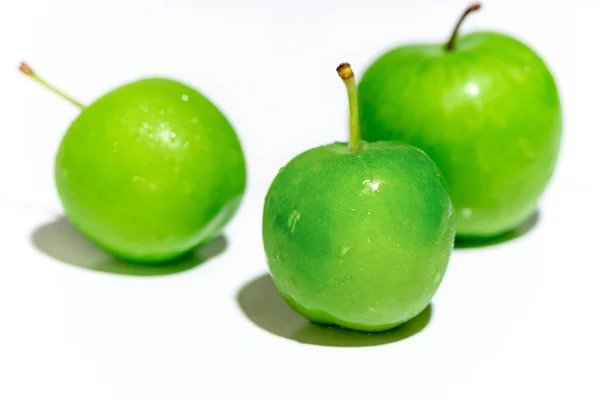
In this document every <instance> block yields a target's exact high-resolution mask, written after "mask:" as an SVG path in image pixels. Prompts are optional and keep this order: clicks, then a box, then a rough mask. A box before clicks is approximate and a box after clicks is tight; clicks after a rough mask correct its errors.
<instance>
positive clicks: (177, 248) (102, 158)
mask: <svg viewBox="0 0 600 400" xmlns="http://www.w3.org/2000/svg"><path fill="white" fill-rule="evenodd" d="M31 72H32V71H31ZM32 73H33V72H32ZM34 77H35V78H36V79H38V80H39V78H37V76H34ZM42 82H43V81H42ZM55 179H56V186H57V189H58V193H59V196H60V199H61V201H62V203H63V205H64V208H65V212H66V215H67V217H68V218H69V220H70V221H71V222H72V223H73V225H74V226H75V227H76V228H77V229H78V230H80V231H81V232H82V233H83V234H84V235H85V236H86V237H88V238H89V239H90V240H92V241H93V242H95V243H96V244H97V245H99V246H100V247H102V248H104V249H105V250H107V251H108V252H110V253H112V254H114V255H116V256H118V257H121V258H125V259H129V260H132V261H136V262H145V263H155V262H164V261H168V260H171V259H174V258H176V257H179V256H181V255H184V254H186V253H188V252H190V251H191V250H193V249H194V248H196V247H197V246H199V245H201V244H203V243H205V242H207V241H210V240H211V239H214V238H215V237H217V236H218V235H219V234H220V232H221V230H222V229H223V227H224V226H225V225H226V224H227V222H228V221H229V220H230V219H231V218H232V216H233V215H234V213H235V212H236V210H237V208H238V206H239V205H240V202H241V199H242V196H243V192H244V189H245V181H246V172H245V163H244V156H243V153H242V148H241V146H240V142H239V141H238V138H237V136H236V134H235V132H234V130H233V128H232V127H231V125H230V124H229V122H228V121H227V119H226V118H225V116H223V114H222V113H221V112H220V111H219V110H218V109H217V108H216V107H215V106H214V105H213V104H212V103H211V102H210V101H209V100H208V99H207V98H206V97H204V96H203V95H202V94H200V93H199V92H197V91H196V90H194V89H192V88H190V87H189V86H186V85H184V84H181V83H178V82H175V81H173V80H169V79H160V78H154V79H143V80H139V81H136V82H133V83H129V84H126V85H124V86H122V87H119V88H117V89H115V90H113V91H111V92H109V93H108V94H106V95H104V96H102V97H100V98H99V99H98V100H96V101H95V102H93V103H92V104H91V105H89V106H88V107H84V108H83V110H82V112H81V114H80V115H79V116H78V117H77V119H76V120H75V121H74V122H73V123H72V125H71V127H70V128H69V130H68V131H67V133H66V135H65V136H64V138H63V140H62V143H61V145H60V148H59V150H58V154H57V157H56V166H55Z"/></svg>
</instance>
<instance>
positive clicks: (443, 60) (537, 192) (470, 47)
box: [359, 5, 562, 237]
mask: <svg viewBox="0 0 600 400" xmlns="http://www.w3.org/2000/svg"><path fill="white" fill-rule="evenodd" d="M478 8H479V7H478V5H475V6H472V7H471V8H470V9H469V10H468V11H467V13H468V12H469V11H473V10H475V9H478ZM467 13H465V15H463V18H462V19H461V20H460V21H459V24H458V25H457V27H456V29H455V31H454V34H453V36H452V38H451V39H450V41H449V42H448V43H447V44H446V46H445V47H444V46H443V45H441V44H424V45H406V46H402V47H398V48H396V49H393V50H391V51H389V52H388V53H386V54H384V55H383V56H382V57H381V58H379V59H378V60H376V61H375V62H374V63H373V64H372V65H371V66H370V67H369V68H368V70H367V72H366V73H365V75H364V77H363V79H362V81H361V82H360V85H359V93H360V106H359V110H360V113H361V130H362V133H363V137H364V139H365V140H367V141H378V140H394V139H395V140H403V141H406V142H407V143H410V144H412V145H414V146H417V147H419V148H421V149H423V150H424V151H425V152H426V153H427V154H428V155H429V156H430V157H431V158H432V159H433V160H434V161H435V162H436V164H437V165H438V167H439V168H440V169H441V170H442V173H443V174H444V175H445V177H446V178H447V181H448V185H449V190H450V194H451V197H452V202H453V204H454V206H455V208H456V212H457V225H456V229H457V236H462V237H492V236H495V235H499V234H502V233H505V232H507V231H510V230H512V229H515V228H517V227H518V226H519V225H520V224H522V223H523V222H525V221H526V220H527V219H528V217H529V216H530V215H531V214H532V213H534V212H535V209H536V207H537V202H538V199H539V197H540V196H541V195H542V193H543V191H544V189H545V188H546V186H547V184H548V182H549V180H550V178H551V176H552V174H553V171H554V168H555V165H556V162H557V158H558V153H559V147H560V141H561V130H562V118H561V104H560V100H559V94H558V91H557V86H556V83H555V81H554V78H553V76H552V74H551V73H550V71H549V70H548V68H547V66H546V65H545V64H544V62H543V61H542V59H541V58H540V57H539V56H538V55H536V53H534V51H533V50H531V49H530V48H529V47H527V46H526V45H525V44H523V43H521V42H519V41H517V40H516V39H513V38H511V37H508V36H505V35H502V34H499V33H491V32H477V33H472V34H469V35H465V36H461V37H458V38H457V34H456V33H457V31H458V27H459V25H460V23H461V22H462V20H463V19H464V17H465V16H466V15H467Z"/></svg>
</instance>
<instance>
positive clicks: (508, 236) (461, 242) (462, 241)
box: [454, 210, 540, 250]
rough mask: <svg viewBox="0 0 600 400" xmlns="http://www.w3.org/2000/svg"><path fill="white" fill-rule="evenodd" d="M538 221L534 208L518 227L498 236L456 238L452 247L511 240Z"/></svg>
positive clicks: (460, 247)
mask: <svg viewBox="0 0 600 400" xmlns="http://www.w3.org/2000/svg"><path fill="white" fill-rule="evenodd" d="M539 221H540V212H539V210H536V211H535V212H534V213H533V214H531V216H530V217H529V218H528V219H527V220H526V221H525V222H524V223H523V224H521V226H519V227H518V228H516V229H514V230H512V231H508V232H506V233H503V234H501V235H498V236H494V237H491V238H468V237H466V238H458V237H457V238H456V239H455V241H454V248H455V249H457V250H460V249H473V248H478V247H487V246H494V245H497V244H500V243H505V242H508V241H511V240H515V239H517V238H520V237H521V236H524V235H526V234H528V233H529V232H531V231H532V230H533V229H534V228H535V227H536V226H537V224H538V223H539Z"/></svg>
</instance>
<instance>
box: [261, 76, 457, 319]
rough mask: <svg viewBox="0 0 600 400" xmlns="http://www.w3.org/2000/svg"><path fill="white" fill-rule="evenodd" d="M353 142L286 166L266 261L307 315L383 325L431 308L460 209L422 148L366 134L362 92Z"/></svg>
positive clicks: (273, 198)
mask: <svg viewBox="0 0 600 400" xmlns="http://www.w3.org/2000/svg"><path fill="white" fill-rule="evenodd" d="M338 74H339V76H340V77H341V78H342V79H343V81H344V83H345V85H346V88H347V91H348V98H349V108H350V135H349V136H350V140H349V143H333V144H329V145H325V146H322V147H317V148H314V149H310V150H307V151H305V152H304V153H302V154H300V155H298V156H297V157H295V158H294V159H292V160H291V161H290V162H289V163H288V164H287V165H286V166H285V167H284V168H282V169H281V171H280V172H279V174H278V175H277V176H276V177H275V180H274V181H273V183H272V184H271V187H270V188H269V191H268V193H267V196H266V198H265V204H264V210H263V242H264V247H265V252H266V255H267V261H268V264H269V269H270V271H271V274H272V277H273V280H274V282H275V285H276V286H277V288H278V290H279V291H280V292H281V294H282V295H283V297H284V298H285V299H286V300H287V301H288V302H289V303H290V304H291V306H292V307H293V308H294V309H296V310H297V311H298V312H299V313H301V314H303V315H304V316H306V317H307V318H309V319H310V320H312V321H314V322H317V323H322V324H335V325H340V326H343V327H347V328H351V329H356V330H363V331H381V330H386V329H390V328H393V327H395V326H398V325H400V324H402V323H403V322H406V321H408V320H409V319H411V318H413V317H415V316H416V315H417V314H419V313H420V312H421V311H422V310H424V309H425V308H426V307H427V305H428V304H429V302H430V301H431V299H432V297H433V295H434V294H435V292H436V290H437V288H438V286H439V285H440V283H441V281H442V278H443V276H444V273H445V271H446V266H447V264H448V260H449V258H450V252H451V250H452V246H453V241H454V211H453V208H452V203H451V200H450V197H449V195H448V192H447V191H446V189H445V187H444V184H443V182H442V180H441V179H440V174H439V171H438V170H437V168H436V166H435V164H434V163H433V162H432V161H431V160H430V159H429V157H428V156H427V155H426V154H425V153H423V152H422V151H421V150H419V149H417V148H415V147H412V146H408V145H404V144H399V143H390V142H377V143H366V142H364V141H361V136H360V120H359V113H358V107H357V105H358V95H357V91H356V84H355V80H354V73H353V72H352V69H351V68H350V65H348V64H341V65H340V66H339V67H338Z"/></svg>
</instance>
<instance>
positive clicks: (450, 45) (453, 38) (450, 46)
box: [444, 3, 481, 51]
mask: <svg viewBox="0 0 600 400" xmlns="http://www.w3.org/2000/svg"><path fill="white" fill-rule="evenodd" d="M480 8H481V3H474V4H471V5H470V6H469V7H468V8H467V9H466V10H465V12H464V13H463V15H462V16H461V17H460V19H459V20H458V22H457V23H456V26H455V27H454V30H453V31H452V36H450V39H449V40H448V42H446V46H445V47H444V48H445V49H446V50H447V51H452V50H454V45H455V42H456V37H457V36H458V30H459V29H460V27H461V25H462V24H463V22H464V21H465V19H466V18H467V16H468V15H469V14H471V13H472V12H473V11H477V10H479V9H480Z"/></svg>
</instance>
